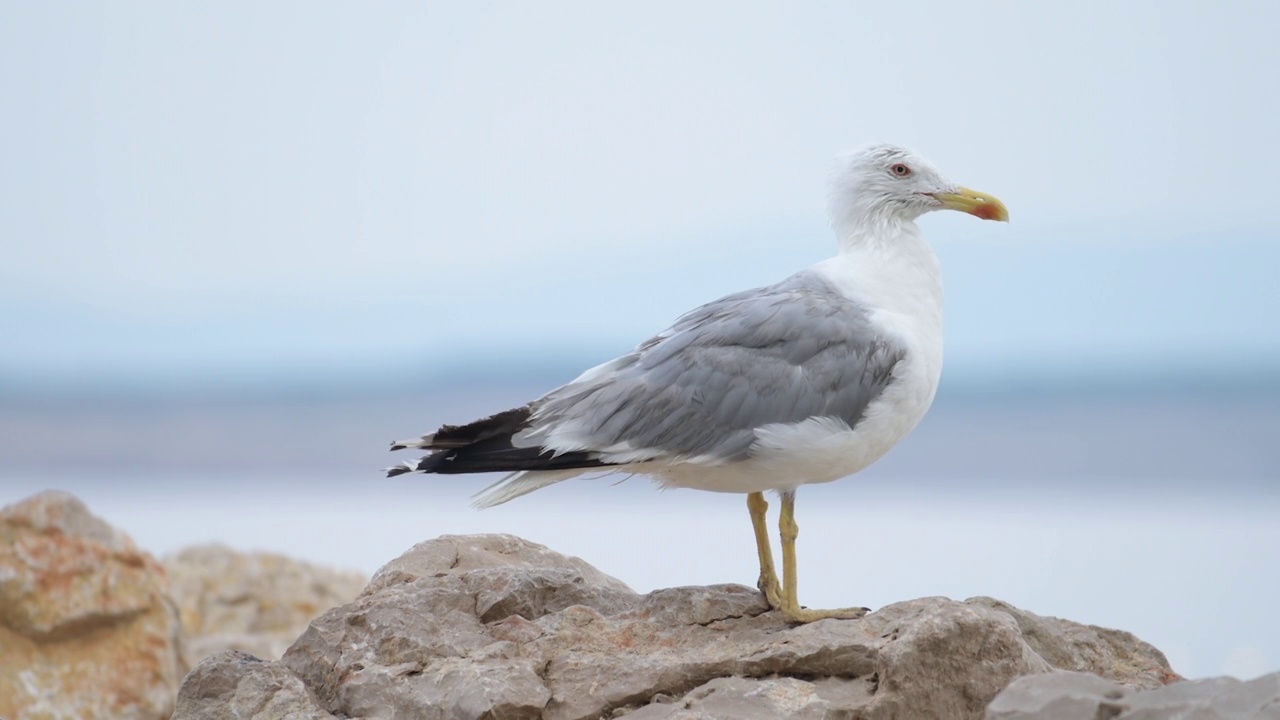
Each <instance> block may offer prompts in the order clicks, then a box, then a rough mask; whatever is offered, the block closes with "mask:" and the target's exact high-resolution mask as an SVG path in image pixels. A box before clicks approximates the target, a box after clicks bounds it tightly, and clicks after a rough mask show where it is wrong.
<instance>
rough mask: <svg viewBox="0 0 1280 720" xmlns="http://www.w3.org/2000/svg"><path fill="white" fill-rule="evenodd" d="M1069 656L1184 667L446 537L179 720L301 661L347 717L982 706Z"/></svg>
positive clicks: (1145, 656)
mask: <svg viewBox="0 0 1280 720" xmlns="http://www.w3.org/2000/svg"><path fill="white" fill-rule="evenodd" d="M215 660H216V661H217V662H216V663H215V662H214V661H215ZM1055 664H1056V665H1055ZM1059 665H1067V666H1070V667H1072V668H1080V667H1083V668H1087V669H1091V670H1093V671H1095V672H1098V673H1100V674H1102V675H1103V676H1105V677H1107V678H1109V679H1111V680H1113V681H1116V682H1119V683H1122V684H1124V685H1126V686H1132V687H1140V688H1150V687H1157V686H1159V685H1161V683H1163V682H1165V681H1167V680H1170V679H1176V678H1177V676H1176V675H1174V674H1173V672H1172V671H1171V670H1170V669H1169V666H1168V663H1167V662H1166V661H1165V659H1164V656H1163V655H1161V654H1160V653H1159V651H1157V650H1155V649H1154V648H1152V647H1151V646H1150V645H1147V644H1145V643H1142V642H1141V641H1138V640H1137V639H1136V638H1133V636H1131V635H1128V634H1127V633H1116V632H1114V631H1108V630H1104V629H1101V628H1090V627H1088V626H1084V625H1079V624H1076V623H1071V622H1068V621H1065V620H1056V619H1051V618H1041V617H1038V616H1035V615H1032V614H1030V613H1027V612H1025V611H1021V610H1018V609H1016V608H1012V607H1010V606H1008V605H1005V604H1003V603H999V602H997V601H994V600H990V599H987V598H977V599H974V600H970V601H966V602H956V601H952V600H948V599H946V598H924V599H920V600H912V601H909V602H903V603H897V604H894V605H891V606H889V607H886V608H883V609H881V610H879V611H877V612H874V613H871V614H870V615H867V616H866V617H865V618H863V619H861V620H854V621H836V620H824V621H820V622H816V623H811V624H808V625H801V626H791V625H788V624H787V623H786V622H785V621H784V620H783V619H782V618H781V617H779V614H778V613H774V612H766V607H765V604H764V602H763V600H762V599H761V598H760V594H759V593H758V592H757V591H756V590H755V589H754V588H747V587H744V586H741V585H718V586H711V587H687V588H671V589H666V590H658V591H655V592H652V593H649V594H647V595H639V594H636V593H634V592H632V591H631V590H630V589H628V588H627V587H626V585H624V584H623V583H621V582H620V581H618V580H616V579H614V578H611V577H609V576H607V575H604V574H603V573H600V572H599V571H598V570H595V569H594V568H592V567H590V566H589V565H587V564H586V563H584V562H583V561H581V560H579V559H576V558H569V557H565V556H563V555H560V554H558V553H555V552H552V551H550V550H548V549H547V548H545V547H542V546H540V545H535V544H533V543H530V542H527V541H524V540H521V539H519V538H515V537H511V536H506V535H482V536H470V537H456V536H446V537H442V538H439V539H436V540H432V541H429V542H426V543H422V544H420V545H418V546H416V547H415V548H413V549H412V550H410V551H409V552H408V553H406V554H405V555H404V556H402V557H400V558H398V559H397V560H394V561H392V562H391V563H389V564H388V565H387V566H386V567H384V568H383V569H382V570H380V571H379V572H378V573H377V574H376V575H375V576H374V578H373V580H372V581H371V582H370V583H369V586H368V587H367V588H366V589H365V590H364V592H363V593H361V595H360V597H358V598H357V599H356V600H355V601H354V602H352V603H351V604H349V605H345V606H342V607H337V608H334V609H332V610H330V611H328V612H326V613H324V614H323V615H321V616H320V617H319V618H317V619H316V620H315V621H314V622H312V623H311V626H310V627H309V628H308V629H307V630H306V632H305V633H303V634H302V636H301V637H300V638H299V639H298V641H297V642H296V643H294V645H293V646H292V647H290V648H289V649H288V651H287V652H285V654H284V656H283V658H282V659H281V660H280V661H279V663H260V664H252V665H243V664H242V665H239V666H238V665H236V664H235V663H232V662H229V661H227V660H226V656H224V655H219V656H216V657H215V658H210V659H209V660H207V661H206V662H204V663H201V665H200V667H197V668H196V669H195V670H194V671H193V672H192V674H191V675H190V676H188V678H187V680H186V682H185V683H184V684H183V688H182V692H181V697H180V701H179V702H180V712H179V713H177V714H176V715H175V716H174V717H175V720H190V719H191V718H214V717H222V716H221V715H217V714H215V712H214V710H213V709H212V708H213V707H214V706H213V705H203V706H202V705H199V704H196V703H193V702H191V701H190V700H191V697H192V693H194V692H195V690H194V689H192V688H201V687H204V688H209V687H220V688H224V689H225V688H236V689H237V690H236V692H241V693H244V692H247V691H245V690H243V689H242V688H245V687H247V686H245V685H243V684H241V683H240V682H239V681H238V680H237V678H239V677H241V676H244V675H248V674H250V673H258V674H261V673H268V672H269V673H271V674H272V675H271V677H276V675H275V673H278V672H280V671H283V670H287V671H288V672H290V673H291V674H292V676H293V677H295V678H297V679H298V680H299V681H300V682H301V683H302V685H303V686H304V687H305V688H306V689H307V691H308V692H309V693H310V694H311V697H313V698H314V702H315V704H316V705H317V706H318V707H319V708H320V709H322V710H323V711H324V712H327V713H330V714H333V715H335V716H339V717H368V718H440V719H443V718H510V719H519V718H547V719H548V720H578V719H586V718H592V719H594V718H600V717H621V716H627V715H632V716H635V717H636V718H637V720H652V719H655V718H673V719H674V718H681V719H693V718H748V719H757V718H758V719H760V720H764V719H765V718H826V717H858V718H862V719H863V720H890V719H895V718H901V719H910V718H934V717H937V718H949V719H950V718H957V719H964V718H972V719H977V718H981V717H983V714H984V712H985V708H986V706H987V703H989V702H990V701H991V700H992V698H994V697H995V696H996V695H997V693H999V692H1000V691H1001V690H1002V689H1003V688H1005V686H1007V685H1008V684H1009V683H1010V682H1011V681H1012V680H1014V679H1015V678H1017V677H1020V676H1023V675H1028V674H1035V673H1047V672H1050V671H1051V670H1052V669H1053V668H1054V667H1055V666H1059ZM276 685H277V686H279V687H284V685H282V684H280V683H276ZM290 687H293V686H292V685H290ZM226 692H229V691H224V692H222V694H220V695H219V694H217V693H214V695H217V696H218V697H227V695H226ZM206 695H209V693H206ZM242 697H243V698H244V701H245V702H248V701H249V698H248V695H243V696H242ZM246 707H248V705H246Z"/></svg>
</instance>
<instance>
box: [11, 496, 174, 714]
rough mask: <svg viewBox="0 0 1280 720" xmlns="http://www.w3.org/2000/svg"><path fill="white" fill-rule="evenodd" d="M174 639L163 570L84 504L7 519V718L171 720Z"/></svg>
mask: <svg viewBox="0 0 1280 720" xmlns="http://www.w3.org/2000/svg"><path fill="white" fill-rule="evenodd" d="M178 629H179V625H178V618H177V613H176V611H175V609H174V607H173V604H172V602H171V601H170V600H169V599H168V587H167V580H166V577H165V572H164V568H163V567H162V566H161V565H160V564H159V563H158V562H157V561H156V560H155V559H154V558H152V557H151V556H150V555H148V554H146V553H144V552H142V551H141V550H139V549H138V547H137V546H136V545H135V544H134V542H133V540H132V539H130V538H129V537H128V536H127V535H125V534H124V533H121V532H119V531H117V530H115V529H114V528H112V527H111V526H110V525H108V524H107V523H105V522H103V521H102V520H101V519H99V518H97V517H94V516H93V515H92V514H90V513H89V510H88V508H86V507H85V505H84V503H82V502H80V501H79V500H78V499H76V498H75V497H73V496H71V495H68V494H66V493H60V492H46V493H41V494H39V495H36V496H34V497H32V498H28V499H27V500H24V501H22V502H19V503H17V504H15V505H12V506H9V507H7V508H4V509H3V510H0V717H5V718H11V719H12V720H17V719H19V718H35V717H71V716H75V717H132V718H153V717H154V718H167V717H168V716H169V714H170V713H171V712H172V711H173V697H174V693H175V691H176V689H177V685H178V681H179V680H180V679H181V676H182V673H183V671H184V670H185V668H182V667H180V661H179V654H178V651H179V645H180V642H179V639H178Z"/></svg>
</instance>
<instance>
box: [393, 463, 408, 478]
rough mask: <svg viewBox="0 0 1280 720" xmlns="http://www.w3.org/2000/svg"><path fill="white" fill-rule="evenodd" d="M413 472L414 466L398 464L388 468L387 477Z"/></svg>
mask: <svg viewBox="0 0 1280 720" xmlns="http://www.w3.org/2000/svg"><path fill="white" fill-rule="evenodd" d="M411 472H413V468H411V467H409V466H408V465H396V466H395V467H389V468H387V470H386V473H387V477H389V478H393V477H396V476H397V475H407V474H408V473H411Z"/></svg>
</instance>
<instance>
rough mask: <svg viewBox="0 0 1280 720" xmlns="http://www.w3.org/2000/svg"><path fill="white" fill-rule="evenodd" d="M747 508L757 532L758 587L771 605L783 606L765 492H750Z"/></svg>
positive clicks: (772, 606) (752, 525)
mask: <svg viewBox="0 0 1280 720" xmlns="http://www.w3.org/2000/svg"><path fill="white" fill-rule="evenodd" d="M747 510H748V511H749V512H750V513H751V528H752V529H753V530H755V533H756V553H757V554H758V555H759V556H760V579H759V580H757V581H756V587H758V588H760V592H762V593H764V598H765V600H767V601H768V602H769V607H771V608H778V607H781V606H782V587H781V586H780V585H779V583H778V571H777V570H775V569H774V565H773V548H772V547H770V545H769V527H768V525H766V524H765V513H767V512H768V511H769V503H768V502H766V501H765V499H764V493H758V492H753V493H748V495H747Z"/></svg>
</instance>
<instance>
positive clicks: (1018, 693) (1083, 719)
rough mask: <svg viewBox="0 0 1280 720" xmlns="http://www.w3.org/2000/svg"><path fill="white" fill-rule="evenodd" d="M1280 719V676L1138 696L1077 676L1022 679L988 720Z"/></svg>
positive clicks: (1194, 683)
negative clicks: (1102, 719)
mask: <svg viewBox="0 0 1280 720" xmlns="http://www.w3.org/2000/svg"><path fill="white" fill-rule="evenodd" d="M1097 718H1105V719H1106V720H1163V719H1165V718H1168V719H1169V720H1178V719H1185V720H1280V673H1272V674H1270V675H1264V676H1262V677H1260V678H1257V679H1255V680H1250V681H1249V682H1241V681H1239V680H1236V679H1234V678H1225V677H1223V678H1211V679H1208V680H1191V681H1187V682H1181V683H1178V684H1177V685H1170V686H1169V687H1163V688H1157V689H1154V690H1145V691H1138V690H1134V689H1133V688H1129V687H1124V686H1122V685H1118V684H1116V683H1113V682H1111V681H1109V680H1104V679H1103V678H1100V677H1097V676H1095V675H1087V674H1084V673H1078V672H1066V671H1061V672H1055V673H1051V674H1048V675H1035V676H1032V677H1025V678H1020V679H1018V680H1017V681H1015V682H1014V683H1013V684H1011V685H1010V686H1009V687H1007V688H1005V690H1004V691H1003V692H1001V693H1000V694H999V695H998V696H996V699H995V700H994V701H992V703H991V706H990V707H989V708H988V709H987V720H1096V719H1097Z"/></svg>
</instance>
